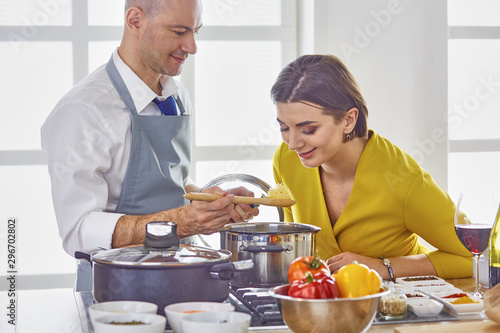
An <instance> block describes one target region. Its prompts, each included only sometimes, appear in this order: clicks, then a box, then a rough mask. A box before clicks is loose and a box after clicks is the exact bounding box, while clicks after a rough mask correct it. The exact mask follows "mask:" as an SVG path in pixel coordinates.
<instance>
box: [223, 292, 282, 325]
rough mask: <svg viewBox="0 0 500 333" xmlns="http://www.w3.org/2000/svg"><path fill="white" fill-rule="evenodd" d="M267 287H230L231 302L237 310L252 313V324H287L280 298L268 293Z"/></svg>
mask: <svg viewBox="0 0 500 333" xmlns="http://www.w3.org/2000/svg"><path fill="white" fill-rule="evenodd" d="M267 292H268V289H265V288H239V289H238V288H233V287H231V288H230V294H229V296H230V298H231V299H232V300H234V301H235V302H231V303H232V304H233V305H234V306H235V309H236V311H241V312H247V313H250V314H251V315H252V323H251V325H250V326H277V325H279V326H282V325H285V323H284V322H283V317H282V316H281V311H280V308H279V305H278V300H277V299H276V298H274V297H272V296H270V295H269V294H268V293H267Z"/></svg>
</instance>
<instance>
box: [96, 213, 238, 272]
mask: <svg viewBox="0 0 500 333" xmlns="http://www.w3.org/2000/svg"><path fill="white" fill-rule="evenodd" d="M230 258H231V252H230V251H227V250H215V249H212V248H207V247H200V246H195V245H188V244H179V238H178V237H177V224H176V223H174V222H169V221H158V222H150V223H148V224H147V225H146V236H145V238H144V243H143V246H136V247H124V248H117V249H112V250H103V251H100V252H97V253H95V254H92V255H91V260H92V261H94V262H98V263H103V264H112V265H125V266H134V267H139V266H141V267H142V266H147V267H150V266H151V267H158V266H166V267H185V266H190V265H202V264H210V265H212V264H213V263H216V262H220V261H225V260H229V259H230Z"/></svg>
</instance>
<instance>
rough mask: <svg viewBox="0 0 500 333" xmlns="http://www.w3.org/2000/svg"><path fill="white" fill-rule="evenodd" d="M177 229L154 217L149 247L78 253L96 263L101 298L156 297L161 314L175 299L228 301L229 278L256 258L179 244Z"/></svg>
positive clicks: (96, 283) (147, 240)
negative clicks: (243, 258) (233, 256)
mask: <svg viewBox="0 0 500 333" xmlns="http://www.w3.org/2000/svg"><path fill="white" fill-rule="evenodd" d="M176 229H177V225H176V224H175V223H173V222H151V223H148V224H147V226H146V238H145V240H144V243H143V245H144V246H136V247H128V248H118V249H112V250H102V249H101V250H97V251H85V252H76V253H75V257H76V258H77V259H86V260H88V261H89V262H90V263H91V265H92V266H93V279H94V280H93V282H94V289H93V294H94V298H95V299H96V301H98V302H103V301H119V300H133V301H146V302H153V303H156V304H157V305H158V313H160V314H164V307H165V306H166V305H168V304H172V303H178V302H189V301H212V302H223V301H225V300H226V299H227V297H228V296H229V280H231V279H232V278H233V276H234V274H235V272H236V271H238V270H245V269H250V268H252V266H253V263H252V262H251V260H247V261H239V262H229V261H230V259H231V252H229V251H226V250H214V249H211V248H204V247H199V246H194V245H189V244H179V239H178V238H177V232H176Z"/></svg>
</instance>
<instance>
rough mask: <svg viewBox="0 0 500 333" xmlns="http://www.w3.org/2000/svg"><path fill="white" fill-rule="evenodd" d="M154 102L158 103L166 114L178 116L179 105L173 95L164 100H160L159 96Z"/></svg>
mask: <svg viewBox="0 0 500 333" xmlns="http://www.w3.org/2000/svg"><path fill="white" fill-rule="evenodd" d="M153 102H155V103H156V105H158V108H159V109H160V111H161V113H162V114H163V115H164V116H177V107H176V106H175V100H174V98H173V97H172V96H170V97H169V98H167V99H166V100H164V101H163V102H160V101H159V100H158V98H155V99H153Z"/></svg>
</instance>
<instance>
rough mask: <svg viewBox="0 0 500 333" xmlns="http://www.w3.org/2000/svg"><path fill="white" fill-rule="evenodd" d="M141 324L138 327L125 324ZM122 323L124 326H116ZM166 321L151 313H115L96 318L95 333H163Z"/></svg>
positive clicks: (94, 323)
mask: <svg viewBox="0 0 500 333" xmlns="http://www.w3.org/2000/svg"><path fill="white" fill-rule="evenodd" d="M131 322H142V323H143V324H138V325H131V324H129V325H127V324H125V323H131ZM117 323H124V324H117ZM166 324H167V319H166V318H165V317H163V316H160V315H157V314H151V313H117V314H110V315H106V316H102V317H99V318H96V320H95V321H94V322H93V325H94V332H95V333H163V332H164V331H165V326H166Z"/></svg>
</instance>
